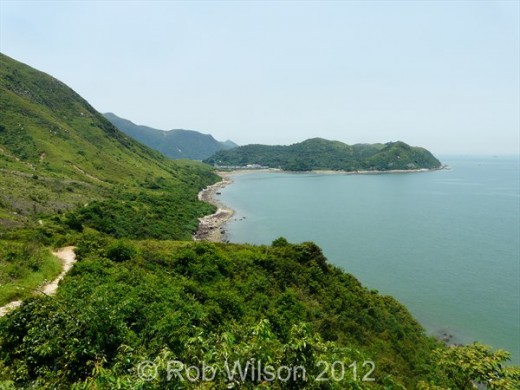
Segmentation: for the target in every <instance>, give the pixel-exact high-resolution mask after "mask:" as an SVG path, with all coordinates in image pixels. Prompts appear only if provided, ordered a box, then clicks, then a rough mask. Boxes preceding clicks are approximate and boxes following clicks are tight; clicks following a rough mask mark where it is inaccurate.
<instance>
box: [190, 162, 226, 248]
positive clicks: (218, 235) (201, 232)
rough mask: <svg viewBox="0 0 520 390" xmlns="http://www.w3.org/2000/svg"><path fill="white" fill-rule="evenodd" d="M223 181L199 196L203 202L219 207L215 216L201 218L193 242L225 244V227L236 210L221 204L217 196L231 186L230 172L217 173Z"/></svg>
mask: <svg viewBox="0 0 520 390" xmlns="http://www.w3.org/2000/svg"><path fill="white" fill-rule="evenodd" d="M216 173H217V175H219V176H220V177H221V178H222V180H221V181H219V182H217V183H215V184H212V185H210V186H208V187H206V188H204V189H203V190H202V191H200V192H199V193H198V195H197V197H198V199H199V200H200V201H202V202H206V203H209V204H212V205H213V206H215V207H217V211H215V212H214V213H213V214H210V215H206V216H204V217H202V218H199V227H198V228H197V231H196V232H195V234H193V241H209V242H225V241H226V231H225V230H224V228H223V225H224V224H225V223H226V222H227V221H228V220H229V219H230V218H231V217H232V216H233V214H234V210H232V209H231V208H229V207H227V206H226V205H224V204H223V203H222V202H219V201H218V200H217V198H216V196H217V195H218V193H219V190H220V189H222V188H224V187H226V186H227V185H229V184H231V183H232V182H233V180H231V178H230V176H229V173H228V172H221V171H217V172H216Z"/></svg>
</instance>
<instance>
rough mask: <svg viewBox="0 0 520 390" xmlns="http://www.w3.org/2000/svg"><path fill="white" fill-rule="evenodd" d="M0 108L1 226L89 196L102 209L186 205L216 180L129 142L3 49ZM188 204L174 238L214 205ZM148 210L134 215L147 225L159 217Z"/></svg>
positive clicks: (58, 85)
mask: <svg viewBox="0 0 520 390" xmlns="http://www.w3.org/2000/svg"><path fill="white" fill-rule="evenodd" d="M0 107H1V110H0V175H1V178H2V180H1V184H0V188H1V191H2V195H3V196H2V198H1V199H0V229H1V228H2V227H6V226H12V225H20V223H27V222H29V221H30V220H31V219H33V220H34V219H35V218H36V217H39V216H38V215H39V214H40V213H44V214H46V213H47V214H49V213H60V212H63V211H65V210H68V209H71V208H77V206H78V205H84V204H87V203H89V202H90V201H92V200H99V201H101V203H100V205H101V206H100V207H102V208H104V209H106V210H108V209H111V208H114V207H119V206H121V207H123V208H134V207H135V208H137V209H140V210H141V211H144V210H142V209H143V208H144V207H139V206H138V204H139V203H140V199H141V200H142V199H144V198H146V197H152V198H154V199H155V200H156V201H157V202H159V200H160V199H161V198H168V200H169V201H171V202H174V203H175V204H178V205H182V206H183V207H184V205H185V202H186V201H187V199H188V198H189V199H193V198H194V197H195V195H196V193H197V192H198V191H199V190H200V189H201V188H203V187H205V186H206V185H208V184H209V183H212V182H214V181H216V180H217V177H216V176H215V175H214V174H213V173H212V172H211V170H210V169H209V168H208V167H206V166H205V165H203V164H198V163H188V162H173V161H172V160H169V159H167V158H165V157H164V156H162V155H161V154H160V153H158V152H156V151H153V150H152V149H150V148H148V147H146V146H144V145H142V144H140V143H138V142H136V141H134V140H133V139H131V138H130V137H128V136H127V135H125V134H124V133H122V132H121V131H119V130H118V129H116V128H115V127H114V126H113V125H112V124H111V123H110V122H109V121H108V120H106V119H105V118H104V117H103V116H102V115H100V114H99V113H97V112H96V111H95V110H94V109H93V108H92V107H91V106H90V105H89V104H88V103H87V102H86V101H85V100H84V99H82V98H81V97H80V96H79V95H77V94H76V93H75V92H74V91H72V90H71V89H70V88H68V87H67V86H65V85H64V84H63V83H61V82H60V81H58V80H56V79H54V78H53V77H51V76H49V75H46V74H44V73H42V72H39V71H37V70H34V69H32V68H30V67H28V66H26V65H23V64H21V63H19V62H17V61H15V60H13V59H11V58H9V57H7V56H5V55H3V54H2V55H0ZM106 199H110V202H105V203H103V201H104V200H106ZM123 199H125V200H124V201H122V200H123ZM125 202H126V203H125ZM132 202H134V203H133V204H132ZM123 204H124V205H123ZM190 204H191V206H193V207H191V206H190V207H189V210H186V211H185V212H184V213H185V214H186V216H185V218H183V219H184V220H183V221H179V223H183V224H185V225H186V226H180V227H179V226H176V227H175V230H178V231H179V232H180V231H182V232H183V233H182V234H177V235H172V236H171V237H173V238H175V237H177V238H181V237H184V238H187V237H189V234H190V232H191V231H192V230H194V229H195V228H196V226H197V217H199V216H200V215H203V214H204V213H207V212H208V211H209V210H211V208H210V207H208V205H206V204H203V203H201V202H197V200H196V199H195V200H190ZM141 206H142V205H141ZM149 211H150V210H149ZM152 214H153V213H152V212H148V213H143V215H140V213H139V211H138V210H136V212H134V215H133V216H134V217H140V218H151V219H150V220H149V222H150V223H152V222H154V220H157V217H158V216H159V215H157V216H155V217H154V216H153V215H152ZM172 225H175V223H172Z"/></svg>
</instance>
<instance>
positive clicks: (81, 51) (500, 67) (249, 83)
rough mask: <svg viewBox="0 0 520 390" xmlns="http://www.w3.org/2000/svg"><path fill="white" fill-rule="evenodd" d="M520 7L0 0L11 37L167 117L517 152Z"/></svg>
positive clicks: (141, 109)
mask: <svg viewBox="0 0 520 390" xmlns="http://www.w3.org/2000/svg"><path fill="white" fill-rule="evenodd" d="M519 19H520V7H519V2H518V1H503V2H499V1H490V2H486V1H476V2H472V1H459V2H456V1H451V2H450V1H438V2H435V1H432V2H427V1H403V2H393V1H374V2H367V1H359V2H357V1H344V2H339V1H338V2H296V1H287V2H245V1H243V2H240V1H229V2H216V1H211V2H201V1H199V2H173V1H156V2H151V1H147V2H126V1H84V2H82V1H70V2H66V1H55V2H50V1H25V2H24V1H6V0H0V50H1V51H2V52H3V53H4V54H7V55H9V56H11V57H13V58H15V59H17V60H19V61H22V62H24V63H27V64H29V65H31V66H33V67H35V68H37V69H40V70H43V71H45V72H47V73H49V74H51V75H53V76H54V77H56V78H58V79H60V80H62V81H63V82H65V83H66V84H68V85H69V86H70V87H72V88H73V89H74V90H75V91H77V92H78V93H79V94H81V95H82V96H83V97H84V98H85V99H87V100H88V101H89V102H90V103H91V104H92V105H93V106H94V107H95V108H96V109H97V110H98V111H101V112H107V111H111V112H114V113H116V114H117V115H119V116H122V117H124V118H127V119H130V120H132V121H133V122H135V123H138V124H144V125H148V126H152V127H156V128H160V129H172V128H185V129H195V130H199V131H201V132H204V133H211V134H212V135H214V136H215V138H217V139H219V140H225V139H228V138H229V139H232V140H234V141H235V142H237V143H239V144H247V143H266V144H290V143H294V142H298V141H301V140H304V139H306V138H310V137H316V136H320V137H324V138H327V139H337V140H340V141H343V142H346V143H358V142H387V141H395V140H402V141H405V142H407V143H410V144H413V145H420V146H424V147H426V148H428V149H430V150H431V151H432V152H434V153H437V154H447V153H449V154H453V153H455V154H481V153H485V154H508V153H519V148H520V140H519V132H520V112H519V106H520V44H519V41H520V27H519Z"/></svg>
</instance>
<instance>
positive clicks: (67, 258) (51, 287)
mask: <svg viewBox="0 0 520 390" xmlns="http://www.w3.org/2000/svg"><path fill="white" fill-rule="evenodd" d="M52 254H53V255H54V256H56V257H57V258H59V259H60V260H61V261H62V263H63V269H62V271H61V273H60V274H59V275H58V277H57V278H56V279H54V280H53V281H52V282H50V283H48V284H45V285H44V286H42V287H40V288H38V289H37V290H36V291H35V293H42V294H45V295H53V294H55V293H56V290H57V289H58V283H59V282H60V280H62V279H63V278H64V276H65V275H66V274H67V272H69V270H70V269H71V268H72V266H73V265H74V263H75V262H76V254H75V253H74V247H73V246H66V247H64V248H61V249H58V250H57V251H56V252H52ZM21 304H22V301H13V302H9V303H8V304H7V305H4V306H2V307H0V317H3V316H5V315H6V314H7V313H9V312H10V311H11V310H14V309H16V308H17V307H19V306H20V305H21Z"/></svg>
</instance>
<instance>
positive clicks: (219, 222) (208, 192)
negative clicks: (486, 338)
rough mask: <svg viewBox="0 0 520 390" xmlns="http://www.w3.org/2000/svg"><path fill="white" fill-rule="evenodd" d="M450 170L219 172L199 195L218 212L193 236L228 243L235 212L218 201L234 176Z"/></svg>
mask: <svg viewBox="0 0 520 390" xmlns="http://www.w3.org/2000/svg"><path fill="white" fill-rule="evenodd" d="M443 169H448V166H447V165H442V166H441V167H439V168H431V169H427V168H422V169H408V170H398V169H395V170H388V171H334V170H312V171H301V172H300V171H284V170H282V169H278V168H261V169H232V170H229V171H228V170H219V171H216V174H217V175H219V176H220V177H221V178H222V180H221V181H219V182H217V183H215V184H212V185H210V186H208V187H206V188H204V189H203V190H202V191H200V192H199V194H198V199H199V200H200V201H202V202H207V203H210V204H212V205H214V206H216V207H217V211H215V212H214V213H213V214H210V215H206V216H204V217H202V218H199V227H198V228H197V232H196V233H194V234H193V240H194V241H209V242H226V241H227V239H226V231H225V229H224V227H223V226H224V224H225V223H226V222H227V221H228V220H229V219H231V217H232V216H233V214H234V210H233V209H231V208H229V207H228V206H226V205H225V204H223V203H222V202H220V201H219V200H218V199H217V196H218V193H219V190H220V189H222V188H224V187H226V186H227V185H229V184H231V183H232V182H233V180H232V179H231V176H232V175H240V174H248V173H292V174H295V173H314V174H318V175H379V174H396V173H419V172H430V171H438V170H443Z"/></svg>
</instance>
